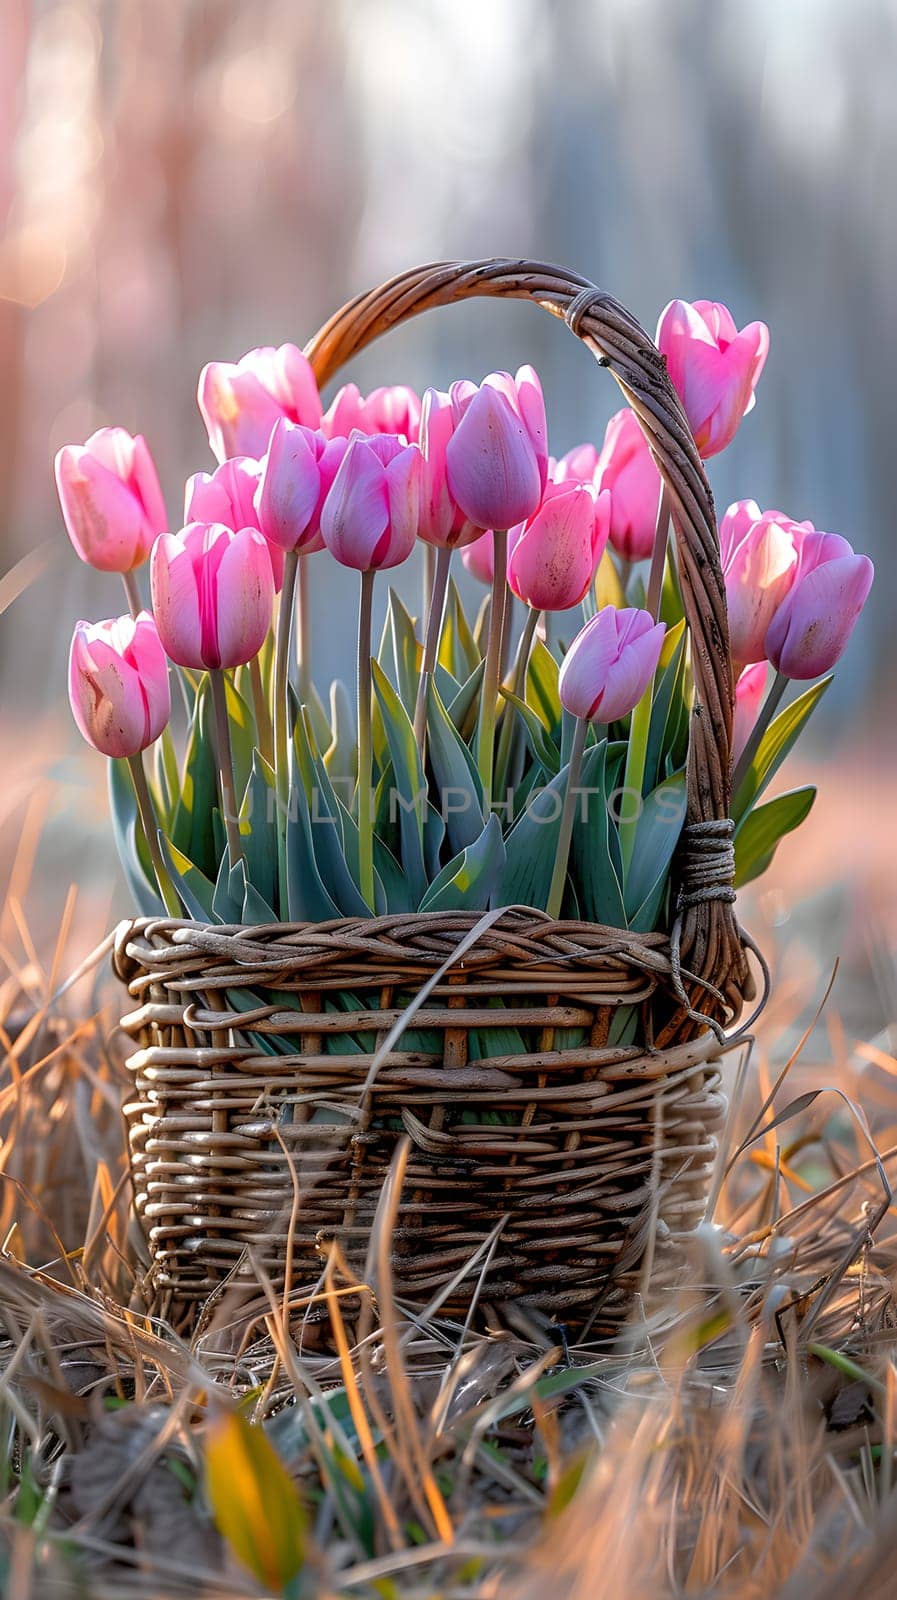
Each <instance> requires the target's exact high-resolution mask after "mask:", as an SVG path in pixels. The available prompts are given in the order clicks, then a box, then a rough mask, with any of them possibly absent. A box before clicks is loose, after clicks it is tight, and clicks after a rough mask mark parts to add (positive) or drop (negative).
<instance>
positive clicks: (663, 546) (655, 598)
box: [645, 483, 670, 622]
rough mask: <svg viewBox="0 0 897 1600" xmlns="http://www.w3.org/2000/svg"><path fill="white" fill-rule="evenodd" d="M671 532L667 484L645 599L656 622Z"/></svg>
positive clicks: (655, 533) (661, 503)
mask: <svg viewBox="0 0 897 1600" xmlns="http://www.w3.org/2000/svg"><path fill="white" fill-rule="evenodd" d="M669 532H670V491H669V489H668V488H667V486H666V484H665V483H662V484H661V489H660V503H659V505H658V507H657V526H656V527H655V529H654V548H653V550H652V551H651V570H650V572H649V574H648V593H647V595H646V597H645V610H646V611H650V613H651V615H652V617H653V618H654V621H655V622H656V621H657V619H658V617H659V616H660V602H661V599H662V598H663V574H664V568H665V567H666V564H667V540H668V537H669Z"/></svg>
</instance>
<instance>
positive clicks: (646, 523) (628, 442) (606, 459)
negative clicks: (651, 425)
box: [564, 406, 661, 561]
mask: <svg viewBox="0 0 897 1600" xmlns="http://www.w3.org/2000/svg"><path fill="white" fill-rule="evenodd" d="M580 448H584V447H580ZM575 453H576V452H571V454H575ZM564 459H565V460H567V459H568V458H567V457H565V458H564ZM593 480H594V482H595V484H596V485H597V487H598V488H599V489H609V490H610V496H611V510H610V542H611V544H612V545H613V547H614V549H615V550H616V552H617V554H618V555H620V556H622V557H623V560H624V561H645V560H647V558H648V556H650V554H651V551H652V549H653V548H654V530H655V528H656V526H657V511H658V507H659V505H660V487H661V485H660V473H659V472H658V470H657V468H656V466H655V465H654V457H653V456H652V454H651V451H650V450H649V449H648V441H647V439H646V438H645V435H644V434H643V433H642V430H641V428H640V427H639V424H638V421H637V420H636V416H635V413H634V412H633V411H630V409H629V407H628V406H624V408H623V410H622V411H617V412H616V413H615V414H614V416H612V417H611V419H610V422H609V423H608V424H607V428H606V429H605V433H604V443H603V445H602V446H601V452H600V454H599V456H598V459H597V462H596V463H595V467H594V468H593Z"/></svg>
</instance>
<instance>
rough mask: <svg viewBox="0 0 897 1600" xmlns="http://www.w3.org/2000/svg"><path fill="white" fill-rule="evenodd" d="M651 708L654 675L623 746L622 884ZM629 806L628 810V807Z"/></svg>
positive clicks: (629, 860) (641, 781)
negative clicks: (625, 744)
mask: <svg viewBox="0 0 897 1600" xmlns="http://www.w3.org/2000/svg"><path fill="white" fill-rule="evenodd" d="M653 708H654V675H653V674H652V676H651V681H650V683H649V684H648V686H647V688H646V689H645V692H644V694H643V695H642V698H641V699H640V700H639V701H638V703H637V704H636V706H635V707H634V709H633V712H632V717H631V719H630V723H629V743H628V745H627V747H626V766H625V768H624V771H623V791H622V794H621V796H620V798H621V801H622V804H623V808H624V810H623V812H621V814H620V819H619V834H620V856H621V858H622V862H623V878H624V887H625V878H626V874H627V872H628V871H629V868H630V865H631V863H632V856H633V852H634V850H635V833H636V829H637V827H638V823H639V817H640V816H641V814H642V789H643V787H644V782H645V762H646V760H647V756H648V734H649V733H650V731H651V712H652V710H653ZM630 806H631V808H632V809H631V810H630Z"/></svg>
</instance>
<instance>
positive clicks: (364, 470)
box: [56, 301, 872, 931]
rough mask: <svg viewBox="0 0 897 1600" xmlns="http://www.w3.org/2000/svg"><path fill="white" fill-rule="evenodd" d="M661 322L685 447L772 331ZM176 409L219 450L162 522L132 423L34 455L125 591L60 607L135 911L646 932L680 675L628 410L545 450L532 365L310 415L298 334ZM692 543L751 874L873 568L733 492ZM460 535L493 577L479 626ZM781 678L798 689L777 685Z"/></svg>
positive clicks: (704, 429)
mask: <svg viewBox="0 0 897 1600" xmlns="http://www.w3.org/2000/svg"><path fill="white" fill-rule="evenodd" d="M657 338H658V344H659V347H660V350H661V351H662V353H663V354H664V355H665V357H666V360H667V363H668V369H669V373H670V377H671V379H672V381H673V383H674V385H675V387H676V389H677V390H678V392H679V395H680V397H681V399H682V402H683V405H684V408H685V411H686V414H687V416H688V418H689V421H690V423H691V427H692V430H693V433H694V436H695V440H696V442H697V445H698V448H699V450H700V452H701V454H702V455H703V456H704V457H705V458H706V457H710V456H712V455H714V454H716V453H717V452H719V451H721V450H723V449H724V448H725V447H726V445H727V444H728V443H729V442H730V441H731V439H732V437H733V436H734V434H735V431H736V429H737V428H738V426H739V424H740V422H741V419H742V417H743V416H744V415H745V413H746V412H747V411H749V410H750V409H751V408H752V406H753V405H754V390H755V387H756V384H757V381H758V379H759V377H760V374H761V371H762V369H763V365H764V362H765V359H766V354H767V348H768V333H767V330H766V328H765V327H764V325H763V324H762V323H756V322H755V323H752V324H750V326H748V327H745V328H743V329H742V330H741V331H740V332H739V330H738V329H737V328H736V326H735V323H734V321H733V319H732V317H731V315H730V313H729V312H728V311H727V309H726V308H725V306H722V305H716V304H711V303H709V302H703V301H702V302H698V303H697V304H695V305H689V304H686V303H685V302H683V301H674V302H672V304H671V305H669V306H668V307H667V308H666V310H665V311H664V313H663V315H662V316H661V318H660V323H659V327H658V335H657ZM199 405H200V409H201V411H202V415H203V418H204V420H205V422H206V426H207V428H208V435H209V442H210V444H211V447H212V450H213V452H214V453H215V455H216V457H217V459H218V462H219V465H218V466H217V468H216V469H215V470H214V471H213V472H212V473H211V474H209V473H205V472H200V473H197V474H196V475H195V476H194V477H192V478H191V479H190V480H189V482H188V484H187V490H186V505H185V512H184V522H185V526H184V527H183V528H182V529H181V531H180V532H177V533H171V532H169V531H167V530H168V518H167V515H166V511H165V506H164V502H163V498H162V493H161V490H160V486H159V480H158V477H157V474H156V471H155V468H154V466H153V462H152V459H151V457H150V454H149V451H148V449H147V447H146V444H145V443H144V441H143V439H142V438H140V437H137V438H131V437H130V435H129V434H127V433H126V432H125V431H124V430H123V429H120V428H103V429H100V431H99V432H98V433H95V434H94V435H93V436H92V438H90V439H89V440H88V441H87V443H86V444H85V445H83V446H66V447H65V448H64V449H63V450H61V451H60V453H59V456H58V457H57V462H56V477H57V483H58V487H59V495H60V500H61V503H62V510H63V515H64V518H65V522H66V526H67V528H68V531H69V534H70V536H71V540H72V543H73V544H74V546H75V549H76V551H77V552H78V554H79V556H80V557H81V558H82V560H84V561H87V562H89V563H90V564H92V565H93V566H95V567H98V568H100V569H101V570H103V571H106V572H120V573H121V574H122V577H123V579H124V584H125V590H126V593H127V598H128V605H129V610H130V615H125V616H122V617H118V618H115V619H112V620H110V621H105V622H97V623H87V622H79V623H78V625H77V627H76V629H75V635H74V639H73V642H72V650H71V661H70V676H69V692H70V697H71V704H72V709H73V712H74V715H75V719H76V721H77V724H78V727H79V728H80V730H81V732H82V733H83V735H84V737H85V738H86V739H87V740H88V741H89V743H91V744H92V745H93V746H95V748H96V749H98V750H100V751H101V752H102V753H103V754H104V755H106V756H109V757H110V758H111V796H112V812H113V817H114V822H115V828H116V834H117V841H118V845H119V850H120V853H121V857H122V861H123V863H124V868H125V871H126V873H127V877H128V882H129V884H130V886H131V889H132V892H133V894H134V896H135V899H136V901H137V904H138V907H139V908H140V910H141V911H143V912H145V913H148V914H154V913H156V912H160V913H161V912H163V911H165V912H168V913H169V914H171V915H173V916H182V915H186V916H189V917H194V918H198V919H200V920H202V921H206V922H221V923H228V924H232V923H241V922H244V923H270V922H276V921H277V920H282V921H291V922H292V921H322V920H329V919H332V918H339V917H355V916H371V915H375V914H380V913H384V912H417V911H437V910H443V911H445V910H456V909H464V910H468V911H477V910H485V909H487V908H488V907H491V906H501V905H510V904H526V905H530V906H534V907H539V908H543V909H545V910H546V911H547V912H549V913H550V914H551V915H552V916H555V917H558V916H571V917H577V918H582V919H587V920H591V921H595V922H601V923H605V924H608V925H611V926H614V927H620V928H626V927H628V928H632V929H635V930H638V931H647V930H651V929H655V928H657V929H661V928H666V927H667V926H668V925H669V920H670V917H671V912H672V907H671V904H670V901H671V894H670V872H671V863H672V860H673V855H674V851H675V847H676V843H677V840H678V837H679V832H680V829H681V826H682V821H683V817H684V814H685V775H684V766H685V756H686V748H687V741H688V721H689V711H690V706H691V700H692V678H691V668H690V659H689V643H688V637H687V633H686V628H685V622H684V619H683V613H682V604H681V599H680V593H679V587H678V581H677V570H676V560H675V553H674V551H673V550H672V549H671V547H670V541H669V537H668V533H669V528H668V524H669V503H668V499H667V495H666V493H665V492H662V485H661V480H660V477H659V474H658V470H657V467H656V465H655V462H654V459H653V457H652V455H651V452H650V450H649V447H648V444H647V442H646V439H645V436H644V435H643V433H642V431H641V428H640V426H639V424H638V422H637V420H636V418H635V416H634V414H632V413H631V412H629V411H622V412H620V413H618V414H617V415H616V416H614V417H612V418H611V421H610V423H609V424H608V427H607V431H606V433H605V437H604V441H603V444H602V446H601V448H600V449H599V448H597V447H596V446H595V445H593V444H588V443H587V444H582V445H580V446H578V447H577V448H576V449H574V450H571V451H569V452H568V453H567V454H566V455H564V456H563V457H561V459H559V460H555V459H553V458H552V457H551V456H550V455H549V444H548V429H547V425H546V416H545V407H544V403H543V399H542V390H541V386H540V383H539V380H538V378H537V376H536V374H535V372H534V371H533V370H532V368H531V367H522V368H521V369H520V370H519V371H518V372H517V374H516V376H515V377H513V378H512V377H511V376H510V375H509V374H508V373H492V374H490V375H489V376H488V377H487V378H486V379H485V380H484V381H483V382H482V383H481V384H479V385H476V384H474V383H471V382H467V381H460V382H457V383H454V384H453V385H452V387H451V390H450V392H449V393H447V394H445V393H441V392H439V391H438V390H435V389H429V390H427V392H426V394H425V395H424V397H423V400H422V401H421V400H419V399H418V397H417V395H416V394H414V393H413V391H411V390H410V389H406V388H390V389H379V390H376V391H374V393H372V394H370V395H368V396H367V397H362V396H361V395H360V394H359V392H358V390H357V389H356V388H355V387H354V385H349V386H348V387H346V388H344V389H342V390H341V391H340V393H339V394H338V395H337V396H336V399H335V400H334V402H333V404H332V405H331V406H330V408H329V410H328V411H326V412H324V411H323V410H322V405H321V400H320V397H319V394H318V389H317V385H316V383H315V379H314V375H313V373H312V370H311V367H310V366H309V364H308V362H307V361H306V359H305V357H304V356H303V355H302V354H301V352H300V351H299V350H298V349H296V348H295V347H294V346H292V345H284V346H282V347H281V348H280V349H279V350H273V349H265V350H255V351H252V352H251V353H250V354H249V355H247V356H244V357H243V359H242V360H241V361H239V362H238V363H237V364H236V365H229V364H227V363H221V362H213V363H211V364H210V365H209V366H207V367H206V368H205V370H204V371H203V373H202V376H201V378H200V384H199ZM417 541H421V542H422V543H423V544H424V545H425V547H426V549H427V553H428V557H429V559H428V561H427V574H428V582H427V585H426V596H425V603H424V607H423V615H422V617H421V618H420V619H419V620H418V621H415V619H413V618H412V617H411V616H410V615H409V614H408V612H407V610H406V609H405V607H404V606H403V604H402V602H401V601H400V600H399V598H398V596H397V595H396V594H395V593H394V592H392V591H390V593H389V597H388V605H387V611H386V623H385V627H384V630H383V634H382V638H381V639H380V641H379V646H378V649H377V651H376V653H375V651H374V641H373V639H372V600H373V595H374V589H375V585H376V584H377V582H378V578H377V574H378V573H380V572H383V571H385V570H386V569H389V568H393V567H396V566H398V565H399V564H400V563H402V562H404V561H406V560H407V559H408V557H409V556H410V555H411V553H412V551H413V549H414V547H415V544H416V542H417ZM720 546H721V552H722V561H723V568H724V574H725V580H726V591H727V598H728V609H729V620H730V639H731V652H732V659H733V663H734V667H735V671H736V681H737V690H736V707H735V748H734V755H733V762H734V770H733V774H732V816H733V820H734V822H735V825H736V835H735V848H736V868H737V875H738V881H739V882H741V883H745V882H747V881H748V880H749V879H751V878H752V877H755V876H756V875H757V874H758V873H760V872H761V871H763V870H764V869H765V867H766V866H767V865H768V863H769V861H770V860H771V858H772V855H773V852H774V850H775V848H776V846H777V844H778V842H779V840H780V839H781V837H782V836H783V835H784V834H785V833H787V832H789V831H790V830H791V829H793V828H795V827H797V826H798V824H799V823H800V822H801V821H802V820H803V818H804V817H805V816H806V815H807V812H808V811H809V809H810V806H811V804H812V801H813V798H814V790H813V789H811V788H803V789H798V790H794V791H792V792H790V793H786V794H780V795H778V796H777V798H775V799H773V800H771V801H768V802H765V803H763V804H760V803H759V802H760V800H761V797H762V795H763V793H764V791H765V790H766V788H767V786H768V785H769V783H770V781H771V780H772V778H773V777H774V775H775V773H776V771H777V770H778V768H779V766H780V764H781V762H782V761H783V760H784V758H785V757H786V755H787V754H788V752H789V750H790V749H791V747H792V745H793V743H794V741H795V739H796V738H797V736H798V734H799V733H800V731H801V729H802V728H803V726H804V724H805V723H806V721H807V718H808V717H809V715H810V713H811V712H812V710H813V708H814V706H815V705H816V704H817V703H818V701H819V698H820V696H821V695H822V693H823V691H824V689H825V687H826V685H827V683H828V681H829V679H828V677H827V676H826V674H828V673H829V672H830V669H831V668H832V667H833V666H834V665H835V663H836V661H837V660H838V659H839V657H840V655H841V654H842V652H843V650H844V648H845V645H846V643H847V640H848V638H849V636H850V633H851V630H852V628H853V626H854V623H855V622H856V619H857V617H858V615H859V613H860V611H861V609H862V606H863V604H864V602H865V600H866V597H867V595H868V593H869V588H870V585H871V582H872V565H871V562H870V561H869V560H868V559H867V557H865V556H862V555H856V554H855V553H854V551H853V550H852V548H851V546H850V545H849V544H848V542H847V540H846V539H844V538H841V537H840V536H839V535H837V534H831V533H822V532H818V531H817V530H816V529H815V528H814V527H813V525H812V523H810V522H797V521H795V520H794V519H792V518H790V517H787V516H785V515H784V514H783V513H781V512H779V511H761V510H760V508H759V506H758V505H756V503H755V502H754V501H752V500H742V501H739V502H737V503H736V504H735V505H733V506H730V507H729V509H728V511H727V512H726V514H725V516H724V517H723V519H722V523H721V526H720ZM456 552H457V553H458V554H457V556H456ZM147 559H149V569H150V570H149V583H148V585H147V584H146V582H145V580H143V579H142V578H141V577H140V576H139V571H140V569H141V567H142V566H143V565H144V563H145V562H146V561H147ZM330 559H336V560H337V561H338V562H340V563H341V564H342V565H343V566H344V567H346V568H349V569H353V570H354V571H355V572H356V573H357V574H358V579H357V595H358V611H357V618H358V628H357V682H356V686H355V693H354V695H351V694H350V693H349V692H348V691H347V690H346V689H345V687H344V686H343V685H342V684H339V683H337V684H334V685H333V686H332V687H331V689H330V694H329V709H325V706H324V704H323V702H322V700H321V698H320V697H319V695H318V693H317V691H316V688H315V685H314V682H313V676H312V660H313V637H312V634H313V627H312V619H314V621H315V622H317V619H316V618H314V608H313V606H312V605H311V604H310V598H309V597H310V595H311V594H313V591H314V583H315V566H316V564H317V563H318V562H320V561H325V560H330ZM456 559H460V560H461V561H462V562H463V563H464V565H465V566H466V567H467V568H468V570H469V571H470V572H471V573H473V574H474V575H475V576H476V577H477V578H479V579H480V580H482V581H483V582H484V583H486V584H487V585H488V589H489V593H488V597H487V599H486V600H485V601H484V604H483V606H482V608H481V609H480V612H479V615H478V617H477V618H476V620H475V621H471V620H470V619H469V618H468V617H467V616H466V615H465V611H464V608H463V606H462V603H461V599H460V597H459V593H458V590H457V588H456V585H455V582H454V579H453V575H452V563H453V561H454V560H456ZM379 581H381V582H382V581H383V580H382V579H381V580H379ZM150 596H151V608H150V605H149V604H147V601H148V600H149V597H150ZM552 612H556V613H559V614H560V621H559V622H556V623H554V624H552V625H551V627H550V628H549V625H548V622H547V619H548V617H549V614H550V613H552ZM552 638H557V640H558V645H557V646H556V647H552V645H551V643H550V640H551V639H552ZM172 680H173V681H174V683H175V685H176V690H177V692H176V694H175V696H174V704H175V712H176V714H175V715H174V716H172V695H171V688H170V685H171V683H172ZM792 680H797V681H808V680H814V681H813V682H812V683H811V686H810V687H809V688H806V689H804V690H803V692H801V693H800V694H799V695H798V696H797V697H796V698H793V699H792V700H791V701H790V703H789V704H787V705H786V706H785V708H784V709H780V707H781V701H782V698H783V695H784V692H785V690H786V689H787V687H788V685H789V684H790V682H791V681H792ZM176 730H177V731H176ZM150 751H151V752H152V756H151V760H150V761H149V764H148V766H147V764H146V753H147V752H150Z"/></svg>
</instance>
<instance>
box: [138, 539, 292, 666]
mask: <svg viewBox="0 0 897 1600" xmlns="http://www.w3.org/2000/svg"><path fill="white" fill-rule="evenodd" d="M150 576H151V582H152V591H153V610H154V611H155V614H156V623H157V625H158V629H159V637H160V639H161V640H162V643H163V645H164V647H165V649H166V651H167V653H168V655H169V656H170V657H171V659H172V661H176V662H178V664H179V665H180V666H182V667H192V668H194V669H195V670H199V669H200V668H202V667H205V668H207V669H209V670H210V671H211V670H214V669H216V668H218V667H238V666H242V665H243V663H244V662H247V661H251V660H252V658H253V656H255V655H257V654H258V652H259V650H260V649H261V647H262V645H263V643H264V641H265V636H266V634H267V632H268V628H269V626H270V623H271V607H272V605H273V602H274V580H273V578H272V575H271V558H270V554H269V551H268V546H267V544H266V542H265V540H264V539H263V538H262V535H261V534H260V533H259V531H258V529H257V528H241V529H239V531H238V532H236V533H235V532H234V531H233V529H232V528H226V527H224V526H223V525H222V524H221V523H215V522H213V523H206V522H191V523H189V524H188V526H187V527H186V528H184V529H183V530H182V531H181V532H180V533H179V534H177V535H173V534H164V535H163V537H162V538H161V539H158V540H157V541H156V543H155V545H154V546H153V558H152V563H151V567H150Z"/></svg>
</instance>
